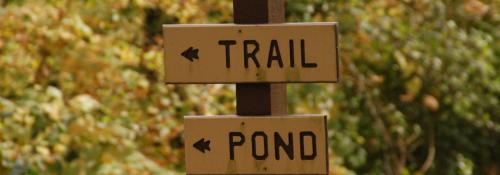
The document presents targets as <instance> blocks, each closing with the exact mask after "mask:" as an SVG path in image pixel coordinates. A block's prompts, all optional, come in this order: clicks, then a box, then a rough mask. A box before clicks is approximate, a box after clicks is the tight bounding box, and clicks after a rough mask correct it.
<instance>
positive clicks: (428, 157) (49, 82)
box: [0, 0, 500, 175]
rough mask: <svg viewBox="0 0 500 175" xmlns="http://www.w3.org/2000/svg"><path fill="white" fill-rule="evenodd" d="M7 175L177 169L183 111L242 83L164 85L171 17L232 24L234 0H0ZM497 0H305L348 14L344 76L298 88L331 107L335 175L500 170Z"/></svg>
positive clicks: (294, 104)
mask: <svg viewBox="0 0 500 175" xmlns="http://www.w3.org/2000/svg"><path fill="white" fill-rule="evenodd" d="M0 4H1V7H0V19H1V22H0V174H178V173H182V172H183V171H184V160H183V159H184V153H183V147H184V145H183V138H182V132H183V121H182V116H184V115H188V114H231V113H234V112H235V110H234V108H235V106H234V105H235V103H234V99H235V95H234V86H231V85H203V86H200V85H176V86H174V85H165V84H163V83H162V82H161V77H162V75H161V72H162V71H161V69H162V64H163V63H162V36H161V25H162V24H168V23H227V22H232V10H231V9H232V7H231V6H232V1H230V0H204V1H196V0H109V1H98V0H85V1H71V0H43V1H40V0H16V1H13V0H0ZM499 9H500V1H498V0H434V1H428V0H404V1H395V0H376V1H373V0H372V1H359V0H343V1H335V2H332V1H329V0H294V1H287V18H288V21H290V22H304V21H338V22H339V23H340V27H341V28H340V29H341V30H340V36H341V39H340V43H341V63H342V66H341V70H342V76H341V79H342V80H341V82H340V83H338V84H335V85H331V84H292V85H289V86H288V89H289V94H288V96H289V109H290V113H324V114H329V117H330V118H329V135H330V146H331V149H332V151H331V155H330V156H331V160H332V161H330V162H331V167H332V168H331V170H332V172H331V173H332V174H491V175H494V174H498V173H499V171H500V170H499V168H500V160H499V158H498V157H499V156H498V155H500V151H499V150H500V149H498V147H499V145H500V108H499V107H498V106H500V105H499V100H500V76H498V75H499V74H500V72H499V70H498V67H500V59H499V55H500V39H499V38H500V30H498V28H500V13H498V11H499Z"/></svg>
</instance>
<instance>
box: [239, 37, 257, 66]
mask: <svg viewBox="0 0 500 175" xmlns="http://www.w3.org/2000/svg"><path fill="white" fill-rule="evenodd" d="M249 44H252V45H254V46H255V48H254V49H253V51H252V53H248V45H249ZM258 51H259V43H258V42H257V41H255V40H245V41H243V57H244V58H245V68H248V59H249V58H252V60H253V62H254V63H255V66H257V67H260V64H259V61H258V60H257V57H256V56H255V55H256V54H257V52H258Z"/></svg>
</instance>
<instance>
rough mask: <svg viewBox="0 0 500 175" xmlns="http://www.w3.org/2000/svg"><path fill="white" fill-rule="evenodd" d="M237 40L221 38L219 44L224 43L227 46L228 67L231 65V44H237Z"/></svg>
mask: <svg viewBox="0 0 500 175" xmlns="http://www.w3.org/2000/svg"><path fill="white" fill-rule="evenodd" d="M235 44H236V41H235V40H220V41H219V45H224V46H225V47H226V68H230V67H231V52H230V49H231V45H235Z"/></svg>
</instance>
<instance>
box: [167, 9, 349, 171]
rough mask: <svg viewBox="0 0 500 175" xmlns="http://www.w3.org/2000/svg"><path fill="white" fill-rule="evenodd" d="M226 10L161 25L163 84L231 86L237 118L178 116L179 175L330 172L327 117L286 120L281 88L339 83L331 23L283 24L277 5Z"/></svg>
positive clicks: (334, 25)
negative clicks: (223, 15) (206, 20)
mask: <svg viewBox="0 0 500 175" xmlns="http://www.w3.org/2000/svg"><path fill="white" fill-rule="evenodd" d="M233 10H234V11H233V12H234V22H235V24H182V25H180V24H168V25H163V39H164V40H163V44H164V60H163V61H164V76H163V79H164V82H165V83H169V84H209V83H222V84H229V83H235V84H236V103H237V104H236V113H237V115H218V116H186V117H185V118H184V148H185V155H186V157H185V160H186V174H329V172H330V170H329V163H328V158H329V155H328V134H327V133H328V132H327V131H328V128H327V124H326V123H327V116H326V115H319V114H304V115H288V112H287V111H288V110H287V93H286V83H316V82H319V83H335V82H338V81H339V77H340V76H339V75H340V74H339V72H340V71H339V45H338V40H339V36H338V30H339V29H338V25H337V23H336V22H315V23H284V19H285V15H284V14H285V1H284V0H233Z"/></svg>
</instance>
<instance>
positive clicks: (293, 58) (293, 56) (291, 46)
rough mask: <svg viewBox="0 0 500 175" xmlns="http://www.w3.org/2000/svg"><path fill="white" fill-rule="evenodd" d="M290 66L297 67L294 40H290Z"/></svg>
mask: <svg viewBox="0 0 500 175" xmlns="http://www.w3.org/2000/svg"><path fill="white" fill-rule="evenodd" d="M290 67H295V50H294V48H293V40H290Z"/></svg>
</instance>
